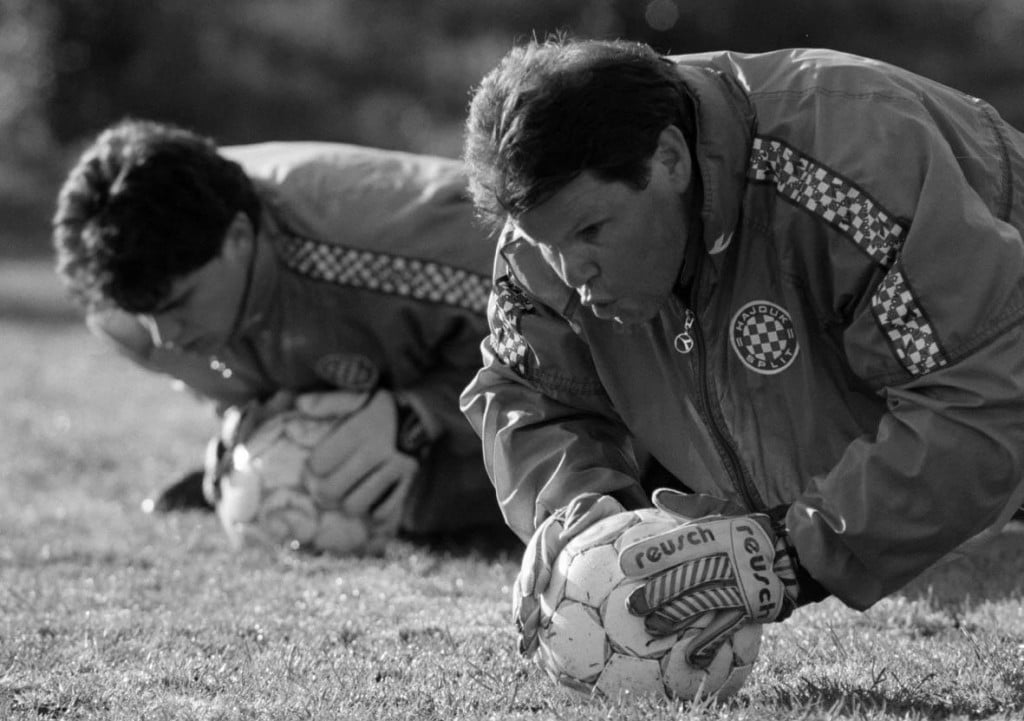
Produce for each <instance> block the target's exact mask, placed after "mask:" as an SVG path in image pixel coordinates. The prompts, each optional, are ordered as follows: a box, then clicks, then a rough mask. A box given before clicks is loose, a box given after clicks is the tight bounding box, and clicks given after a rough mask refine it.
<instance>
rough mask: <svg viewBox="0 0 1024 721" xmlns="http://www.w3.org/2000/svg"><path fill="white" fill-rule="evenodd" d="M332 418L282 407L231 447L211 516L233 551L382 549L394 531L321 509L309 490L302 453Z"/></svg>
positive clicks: (331, 424)
mask: <svg viewBox="0 0 1024 721" xmlns="http://www.w3.org/2000/svg"><path fill="white" fill-rule="evenodd" d="M336 422H337V421H336V419H329V418H309V417H306V416H303V415H301V414H300V413H298V412H297V411H285V412H284V413H280V414H278V415H275V416H272V417H271V418H269V419H268V420H266V421H264V422H263V423H262V424H261V425H260V426H259V427H258V428H257V429H256V430H255V431H254V432H253V433H252V435H251V436H249V438H247V439H246V440H245V441H244V442H243V443H240V444H238V445H236V446H235V447H234V449H233V451H232V455H231V464H230V467H229V470H228V471H227V472H226V473H225V474H224V476H223V477H222V478H221V481H220V498H219V500H218V502H217V506H216V508H217V516H218V517H219V518H220V522H221V525H222V526H223V527H224V530H225V531H226V532H227V535H228V539H229V540H230V542H231V544H232V546H234V547H235V548H242V547H245V546H253V545H265V546H285V547H289V548H292V549H294V550H309V551H324V552H329V553H338V554H373V553H379V552H381V551H382V550H383V548H384V546H385V544H386V543H387V541H388V539H389V538H390V537H392V536H393V535H394V529H393V528H390V527H385V526H383V525H381V524H380V523H377V522H375V521H374V520H373V519H371V518H369V517H366V518H357V517H353V516H351V515H345V514H343V513H342V512H340V511H339V510H337V509H332V508H325V507H323V506H321V505H320V504H318V503H317V501H316V500H315V499H314V497H313V495H312V493H311V487H312V486H311V479H310V476H309V473H308V469H307V466H306V459H307V458H308V456H309V453H310V451H311V450H312V449H313V447H315V446H316V444H317V443H319V442H320V440H321V439H322V438H324V436H325V435H327V433H329V432H330V431H331V430H333V429H334V428H335V425H336Z"/></svg>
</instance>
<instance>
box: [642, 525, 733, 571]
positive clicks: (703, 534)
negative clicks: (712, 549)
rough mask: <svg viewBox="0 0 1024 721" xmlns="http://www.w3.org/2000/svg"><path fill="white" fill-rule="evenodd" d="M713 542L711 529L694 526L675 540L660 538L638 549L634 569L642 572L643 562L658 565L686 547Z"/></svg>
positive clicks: (713, 535)
mask: <svg viewBox="0 0 1024 721" xmlns="http://www.w3.org/2000/svg"><path fill="white" fill-rule="evenodd" d="M714 540H715V534H714V533H712V532H711V529H709V528H705V527H704V526H695V527H693V528H690V529H688V530H684V531H682V532H681V533H679V535H677V536H676V537H675V538H662V539H660V540H657V541H654V542H653V543H651V545H649V546H647V547H646V548H640V549H638V550H637V552H636V554H635V555H634V558H633V560H634V562H635V563H636V567H637V568H638V569H640V570H643V568H644V561H645V560H646V561H647V562H649V563H658V562H659V561H661V560H662V559H664V558H668V557H670V556H673V555H675V554H676V553H678V552H679V551H681V550H683V549H684V548H686V547H689V546H699V545H701V544H703V543H709V542H713V541H714Z"/></svg>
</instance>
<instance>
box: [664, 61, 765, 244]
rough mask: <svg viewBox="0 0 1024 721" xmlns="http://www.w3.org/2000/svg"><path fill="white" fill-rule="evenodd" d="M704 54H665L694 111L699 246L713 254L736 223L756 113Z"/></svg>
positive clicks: (726, 240) (736, 86)
mask: <svg viewBox="0 0 1024 721" xmlns="http://www.w3.org/2000/svg"><path fill="white" fill-rule="evenodd" d="M705 57H706V56H700V59H698V58H693V59H691V58H688V57H687V56H678V57H675V58H669V59H670V60H672V61H673V62H675V63H676V71H677V72H678V73H679V77H680V79H681V80H682V81H683V85H684V87H685V90H686V92H687V95H688V96H689V98H690V100H691V101H692V102H693V107H694V109H695V113H696V125H697V133H696V135H697V138H696V142H695V143H694V152H695V154H696V156H697V158H696V162H697V167H698V168H700V173H701V181H702V183H703V188H702V193H703V201H702V202H701V208H700V216H701V221H702V222H703V225H704V227H703V239H704V247H705V248H706V249H707V252H708V254H709V255H717V254H718V253H721V252H722V251H723V250H725V249H726V248H727V247H729V244H730V243H731V242H732V239H733V235H734V234H735V232H736V227H737V225H738V224H739V217H740V207H741V204H742V201H743V188H744V185H745V184H746V171H747V163H748V160H749V157H750V148H751V145H752V143H753V137H754V126H755V122H756V118H755V116H754V111H753V108H752V107H751V105H750V101H749V99H748V97H747V94H746V93H745V92H744V90H743V88H742V87H740V84H739V83H738V82H737V81H736V79H735V78H734V77H733V76H732V75H729V74H726V73H725V72H722V71H721V70H719V69H716V68H713V67H711V66H709V65H708V64H707V62H706V61H705V60H704V58H705Z"/></svg>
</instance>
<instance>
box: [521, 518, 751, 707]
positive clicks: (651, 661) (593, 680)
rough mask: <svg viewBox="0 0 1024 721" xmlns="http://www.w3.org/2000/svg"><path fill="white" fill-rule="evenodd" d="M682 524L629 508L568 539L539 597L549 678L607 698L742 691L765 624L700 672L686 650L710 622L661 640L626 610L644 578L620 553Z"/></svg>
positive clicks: (744, 630)
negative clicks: (625, 568)
mask: <svg viewBox="0 0 1024 721" xmlns="http://www.w3.org/2000/svg"><path fill="white" fill-rule="evenodd" d="M677 525H679V521H678V519H672V518H670V517H668V516H667V515H666V514H665V513H664V512H662V511H658V510H655V509H642V510H637V511H625V512H622V513H618V514H616V515H614V516H611V517H609V518H606V519H604V520H602V521H600V522H598V523H595V524H594V525H593V526H591V527H590V528H587V529H586V530H585V531H583V532H582V533H581V534H579V535H578V536H576V537H575V538H574V539H572V540H571V541H569V543H568V544H567V545H566V546H565V548H564V549H563V550H562V552H561V553H560V554H559V555H558V557H557V558H556V559H555V563H554V566H553V568H552V573H551V581H550V583H549V584H548V587H547V589H546V590H545V591H544V593H543V595H542V596H541V599H540V608H541V621H540V631H539V634H538V636H539V645H538V648H537V655H536V660H537V663H538V664H539V665H540V667H541V668H542V669H543V670H544V671H545V672H546V673H547V675H548V676H549V677H550V678H551V679H552V680H554V681H556V682H558V683H560V684H562V685H563V686H567V687H568V688H571V689H573V690H575V691H580V692H582V693H585V694H588V695H595V694H596V695H601V696H605V697H609V698H618V697H621V696H623V695H625V694H630V695H634V696H637V695H640V696H667V697H669V698H674V699H682V700H689V699H693V698H695V697H698V696H712V695H714V696H716V697H717V698H718V699H724V698H727V697H729V696H731V695H733V694H734V693H736V692H737V691H738V690H739V689H740V687H741V686H742V685H743V683H744V682H745V681H746V680H747V677H748V676H749V675H750V671H751V669H752V668H753V664H754V661H755V659H756V658H757V654H758V651H759V650H760V647H761V626H760V624H746V625H744V626H741V627H740V628H739V629H738V630H737V631H736V632H735V633H734V634H733V636H732V637H731V638H730V639H729V640H727V641H726V642H725V643H724V644H722V646H721V647H720V648H719V649H718V650H717V652H716V653H715V655H714V657H713V658H712V660H711V662H710V663H709V664H708V665H707V667H705V668H698V667H696V666H693V665H691V664H690V663H689V662H688V661H687V650H688V648H689V643H690V641H691V640H692V639H693V638H694V636H695V635H696V634H697V633H698V632H699V630H700V629H701V628H704V624H706V622H707V621H708V620H710V619H705V620H704V622H703V623H702V622H701V621H698V624H697V626H698V627H695V628H689V629H687V630H686V631H684V632H682V633H681V634H676V635H673V636H668V637H665V638H657V637H655V636H652V635H651V634H649V633H648V632H647V630H646V629H645V628H644V620H643V618H641V617H639V616H634V615H632V614H631V613H630V612H629V611H628V610H627V608H626V598H627V597H628V596H629V594H630V592H632V591H633V589H635V588H636V587H637V586H639V585H641V583H642V581H640V580H634V579H627V578H626V577H625V576H624V575H623V573H622V571H621V569H620V568H619V561H618V554H619V550H620V549H621V548H623V547H625V546H627V545H629V544H630V543H634V542H636V541H639V540H642V539H644V538H647V537H649V536H653V535H656V534H658V533H662V532H664V531H668V530H670V529H672V528H674V527H675V526H677Z"/></svg>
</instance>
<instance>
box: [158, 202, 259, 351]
mask: <svg viewBox="0 0 1024 721" xmlns="http://www.w3.org/2000/svg"><path fill="white" fill-rule="evenodd" d="M254 242H255V239H254V237H253V236H252V230H251V225H249V223H248V220H244V222H241V221H239V219H238V218H236V221H235V222H234V223H232V225H231V228H229V230H228V232H227V234H226V236H225V239H224V245H223V247H222V248H221V251H220V253H219V254H218V255H216V256H214V257H213V259H211V260H210V261H208V262H207V263H206V264H205V265H203V266H201V267H199V268H198V269H196V270H194V271H192V272H191V273H188V274H187V275H183V276H181V277H179V278H178V279H176V280H175V281H174V283H172V285H171V291H170V293H169V294H168V296H167V297H166V298H165V299H164V300H163V302H161V303H160V305H159V306H157V308H156V309H154V310H153V312H151V313H145V314H140V315H139V320H140V321H141V322H142V324H143V325H144V326H145V327H146V329H147V330H148V331H149V333H150V336H151V337H152V339H153V343H154V344H155V345H158V346H163V347H173V348H180V349H181V350H184V351H188V352H190V353H198V354H202V355H206V354H211V353H214V352H216V351H218V350H219V349H221V348H222V347H223V346H224V345H225V344H226V343H227V341H228V340H229V338H230V335H231V332H232V331H233V330H234V324H235V321H236V319H237V317H238V312H239V310H240V308H241V304H242V302H243V297H244V295H245V290H246V283H247V281H248V273H249V261H250V258H251V256H252V253H253V248H254Z"/></svg>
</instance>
